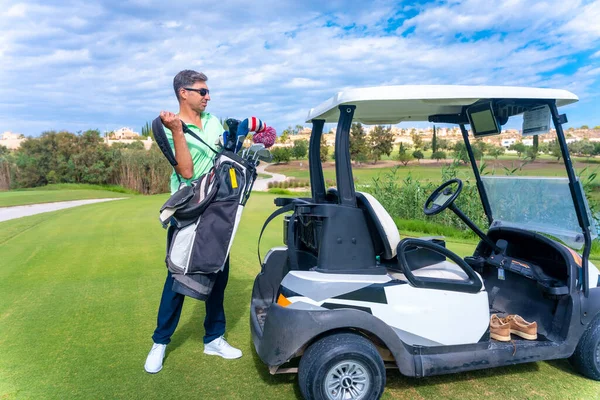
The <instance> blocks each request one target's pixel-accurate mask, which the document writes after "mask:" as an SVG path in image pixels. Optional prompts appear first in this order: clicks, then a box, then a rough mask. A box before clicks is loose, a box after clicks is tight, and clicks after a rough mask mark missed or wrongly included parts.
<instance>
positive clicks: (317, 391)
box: [298, 333, 385, 400]
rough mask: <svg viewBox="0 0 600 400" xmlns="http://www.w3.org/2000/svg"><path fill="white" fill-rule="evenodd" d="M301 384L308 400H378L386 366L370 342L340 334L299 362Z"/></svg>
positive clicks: (310, 350)
mask: <svg viewBox="0 0 600 400" xmlns="http://www.w3.org/2000/svg"><path fill="white" fill-rule="evenodd" d="M298 382H299V385H300V391H301V392H302V395H303V396H304V398H305V399H316V400H350V399H351V400H363V399H365V400H366V399H378V398H379V397H381V395H382V394H383V390H384V388H385V366H384V364H383V360H382V359H381V357H380V356H379V353H378V352H377V350H376V349H375V346H373V344H372V343H371V342H370V341H369V340H367V339H366V338H364V337H363V336H360V335H357V334H353V333H338V334H334V335H331V336H327V337H324V338H323V339H320V340H319V341H317V342H315V343H313V344H312V345H311V346H310V347H309V348H308V350H307V351H306V352H305V353H304V355H303V356H302V359H301V360H300V366H299V371H298Z"/></svg>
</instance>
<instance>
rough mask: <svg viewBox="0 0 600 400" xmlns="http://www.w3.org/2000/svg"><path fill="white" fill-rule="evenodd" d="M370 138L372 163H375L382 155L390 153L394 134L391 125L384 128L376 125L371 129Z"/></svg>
mask: <svg viewBox="0 0 600 400" xmlns="http://www.w3.org/2000/svg"><path fill="white" fill-rule="evenodd" d="M370 139H371V140H370V141H371V143H370V145H371V159H372V160H373V164H375V163H377V161H379V160H380V159H381V156H382V155H384V154H385V155H387V156H389V155H390V154H391V153H392V149H393V148H394V147H393V142H394V135H393V134H392V128H391V127H387V128H384V127H383V126H381V125H376V126H375V127H374V128H373V130H372V131H371V137H370Z"/></svg>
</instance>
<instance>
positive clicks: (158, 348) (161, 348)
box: [144, 343, 167, 374]
mask: <svg viewBox="0 0 600 400" xmlns="http://www.w3.org/2000/svg"><path fill="white" fill-rule="evenodd" d="M166 348H167V345H166V344H158V343H154V344H153V345H152V348H151V349H150V353H148V357H146V364H144V369H145V370H146V372H148V373H150V374H156V373H157V372H159V371H160V370H161V369H162V365H163V359H164V358H165V350H166Z"/></svg>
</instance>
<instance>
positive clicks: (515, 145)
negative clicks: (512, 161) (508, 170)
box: [508, 142, 527, 157]
mask: <svg viewBox="0 0 600 400" xmlns="http://www.w3.org/2000/svg"><path fill="white" fill-rule="evenodd" d="M508 149H509V150H514V151H516V152H517V155H518V156H519V157H521V154H523V153H525V152H526V151H527V147H525V145H524V144H523V142H517V143H513V144H511V145H510V147H509V148H508Z"/></svg>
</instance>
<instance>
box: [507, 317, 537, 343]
mask: <svg viewBox="0 0 600 400" xmlns="http://www.w3.org/2000/svg"><path fill="white" fill-rule="evenodd" d="M502 322H504V323H507V324H509V326H510V333H512V334H514V335H517V336H521V337H522V338H523V339H527V340H536V339H537V322H527V321H525V320H524V319H523V317H521V316H520V315H516V314H511V315H509V316H508V317H505V318H502Z"/></svg>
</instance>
